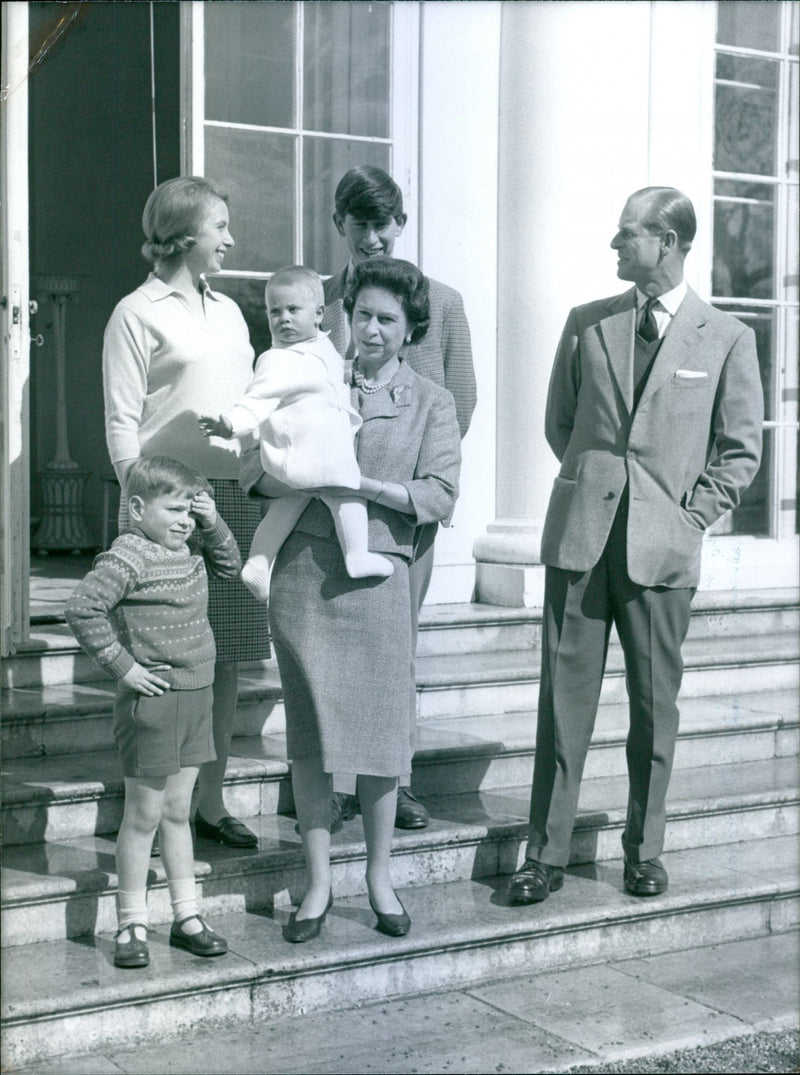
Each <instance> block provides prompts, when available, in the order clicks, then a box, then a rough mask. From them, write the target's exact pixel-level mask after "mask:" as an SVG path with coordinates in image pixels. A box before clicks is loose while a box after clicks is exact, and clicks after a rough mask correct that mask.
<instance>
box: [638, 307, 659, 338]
mask: <svg viewBox="0 0 800 1075" xmlns="http://www.w3.org/2000/svg"><path fill="white" fill-rule="evenodd" d="M657 302H658V299H648V300H647V302H646V303H645V304H644V313H643V314H642V320H641V321H640V322H639V335H640V336H641V337H642V339H643V340H645V341H646V342H647V343H652V342H653V341H654V340H657V339H658V325H657V323H656V317H655V314H654V313H653V307H654V306H655V304H656V303H657Z"/></svg>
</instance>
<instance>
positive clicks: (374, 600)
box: [245, 257, 461, 942]
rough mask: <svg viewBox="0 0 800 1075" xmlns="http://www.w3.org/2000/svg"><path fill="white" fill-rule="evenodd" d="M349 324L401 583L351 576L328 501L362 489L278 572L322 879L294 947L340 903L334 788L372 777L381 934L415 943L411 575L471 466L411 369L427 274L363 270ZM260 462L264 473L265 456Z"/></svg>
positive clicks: (374, 546) (356, 386)
mask: <svg viewBox="0 0 800 1075" xmlns="http://www.w3.org/2000/svg"><path fill="white" fill-rule="evenodd" d="M345 308H346V310H347V313H348V316H349V317H350V320H351V325H352V335H353V340H354V342H355V344H356V348H357V352H358V353H357V358H356V361H355V363H354V369H353V382H354V383H353V385H352V388H351V403H352V406H353V408H354V409H355V410H356V411H357V412H358V414H359V415H360V418H361V426H360V429H359V430H358V433H357V435H356V457H357V460H358V464H359V467H360V470H361V478H360V485H359V489H358V494H359V495H360V496H361V497H363V498H364V499H365V500H366V501H367V514H368V543H369V550H370V552H372V553H377V554H380V555H381V556H383V557H386V558H387V559H388V560H389V561H390V562H391V564H392V566H393V571H392V573H391V574H390V575H389V576H388V577H369V578H352V577H350V575H349V574H348V572H347V569H346V566H345V561H344V556H343V553H342V549H341V546H340V543H339V541H338V539H337V536H336V531H335V527H334V522H333V518H332V515H331V512H330V511H329V510H328V508H327V507H326V506H325V504H324V503H323V501H322V500H321V499H319V497H321V496H323V495H324V496H325V497H326V498H327V497H329V496H335V495H343V496H352V494H353V490H352V489H349V488H342V489H338V488H329V487H328V488H324V489H318V490H316V492H317V494H318V497H317V498H314V499H311V500H310V501H309V503H308V506H307V507H306V508H305V510H304V511H303V514H302V515H301V516H300V518H299V520H298V522H297V523H296V525H295V526H294V528H293V530H292V531H291V533H290V535H289V537H288V538H287V540H286V541H285V542H284V544H283V546H282V547H281V549H280V552H279V553H278V555H277V558H276V560H275V565H274V568H273V572H272V579H271V590H270V625H271V628H272V638H273V642H274V646H275V652H276V655H277V658H278V666H279V669H280V674H281V682H282V685H283V692H284V700H285V706H286V726H287V752H288V756H289V758H290V759H291V762H292V786H293V789H294V798H295V806H296V809H297V817H298V821H299V825H300V833H301V836H302V839H303V849H304V852H305V857H306V864H307V867H308V887H307V889H306V892H305V895H304V897H303V899H302V902H301V903H300V906H299V907H298V909H297V911H296V912H295V913H294V914H293V915H292V917H291V919H290V921H289V924H288V926H287V928H286V938H287V939H288V940H290V941H293V942H302V941H307V940H310V939H311V938H312V937H315V936H317V934H318V933H319V932H320V929H321V926H322V924H323V922H324V920H325V916H326V914H327V912H328V910H329V909H330V907H331V904H332V902H333V897H332V894H331V868H330V829H329V823H330V798H331V773H333V772H337V773H352V774H357V776H358V792H359V800H360V803H361V812H362V816H363V821H364V835H365V839H366V846H367V865H366V881H367V889H368V893H369V900H370V905H371V907H372V909H373V911H374V912H375V914H376V916H377V919H378V929H379V930H381V931H382V932H384V933H386V934H389V935H391V936H403V935H404V934H406V933H407V932H408V930H409V928H410V919H409V917H408V915H407V913H406V911H405V908H404V907H403V905H402V903H401V902H400V900H399V899H398V897H397V894H396V893H395V891H394V887H393V885H392V881H391V877H390V871H389V859H390V853H391V845H392V834H393V829H394V819H395V811H396V803H397V778H398V776H399V774H401V773H404V772H407V771H408V770H409V769H410V765H411V758H410V747H409V738H408V668H409V662H410V659H411V609H410V600H409V584H408V564H409V560H410V559H411V555H412V546H413V540H414V531H415V528H416V527H417V526H419V525H421V524H424V523H432V522H439V521H443V522H447V521H448V520H449V519H450V517H451V515H452V512H453V508H454V505H455V500H456V496H457V492H458V473H459V468H460V459H461V454H460V436H459V428H458V422H457V420H456V411H455V404H454V402H453V397H452V396H451V395H450V393H449V392H448V391H447V390H446V389H444V388H441V387H440V386H438V385H436V384H434V383H433V381H430V380H428V379H427V378H423V377H420V376H418V375H417V374H416V373H414V371H413V370H412V369H411V368H410V367H409V366H408V365H407V364H406V363H405V362H404V361H403V360H402V358H401V355H400V350H401V347H402V346H403V345H404V344H405V343H408V342H413V341H414V340H416V339H418V338H420V337H421V336H423V335H424V333H425V330H426V328H427V324H428V316H429V313H428V311H429V305H428V282H427V280H426V279H425V277H424V276H423V275H422V273H421V272H420V271H419V270H418V269H417V268H415V267H414V266H413V265H411V264H409V263H408V262H405V261H400V260H397V259H393V258H384V257H376V258H372V259H369V260H368V261H365V262H363V263H362V264H360V265H357V266H356V267H355V270H354V275H353V278H352V280H351V282H350V285H349V288H348V292H347V296H346V298H345ZM255 461H256V467H257V466H258V456H257V454H256V455H255ZM245 469H246V464H245ZM256 477H257V473H256V474H255V475H254V478H256Z"/></svg>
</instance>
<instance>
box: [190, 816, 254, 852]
mask: <svg viewBox="0 0 800 1075" xmlns="http://www.w3.org/2000/svg"><path fill="white" fill-rule="evenodd" d="M194 828H195V832H196V833H197V835H198V836H201V837H202V838H203V839H204V840H216V841H217V843H220V844H225V846H226V847H258V837H257V836H256V834H255V833H254V832H251V831H250V829H248V827H247V826H246V825H245V824H243V822H241V821H239V819H238V818H235V817H230V816H229V815H226V816H225V817H221V818H220V819H219V821H218V822H217V823H216V825H212V824H211V823H210V822H209V821H206V819H205V818H204V817H202V816H201V815H200V813H199V811H198V812H197V813H195V815H194Z"/></svg>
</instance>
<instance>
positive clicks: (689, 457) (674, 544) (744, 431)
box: [542, 288, 764, 587]
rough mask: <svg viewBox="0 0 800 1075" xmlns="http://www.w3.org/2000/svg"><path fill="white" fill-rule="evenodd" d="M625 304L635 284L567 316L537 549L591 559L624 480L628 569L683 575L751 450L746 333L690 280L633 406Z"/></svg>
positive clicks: (570, 562) (735, 493)
mask: <svg viewBox="0 0 800 1075" xmlns="http://www.w3.org/2000/svg"><path fill="white" fill-rule="evenodd" d="M635 318H636V289H635V288H632V289H631V290H629V291H627V292H625V293H624V294H622V295H616V296H614V297H613V298H609V299H601V300H599V301H597V302H591V303H588V304H587V305H585V306H578V307H575V309H573V310H572V311H571V312H570V314H569V317H568V318H567V324H566V327H565V329H564V332H563V335H562V337H561V341H560V343H559V346H558V351H557V353H556V359H555V363H554V366H553V372H552V376H551V380H550V389H549V392H548V398H547V411H546V419H545V434H546V436H547V440H548V443H549V444H550V446H551V447H552V449H553V451H554V452H555V454H556V456H557V457H558V459H559V460H560V462H561V469H560V472H559V475H558V477H557V478H556V479H555V483H554V485H553V490H552V493H551V497H550V503H549V506H548V510H547V516H546V519H545V526H544V532H543V535H542V560H543V562H544V563H546V564H550V565H552V566H554V567H560V568H564V569H566V570H569V571H581V572H583V571H588V570H589V569H590V568H592V567H593V566H594V565H595V564H596V563H597V561H598V560H599V558H600V556H601V554H602V552H603V549H604V547H605V544H606V540H607V538H608V535H609V532H610V530H611V524H612V522H613V521H614V516H615V514H616V512H617V508H618V506H619V502H620V496H621V495H622V493H623V490H624V489H625V486H626V484H627V485H628V495H629V508H628V530H627V555H628V574H629V576H630V578H631V579H632V580H633V581H634V582H637V583H639V584H641V585H643V586H669V587H693V586H696V585H697V582H698V579H699V575H700V553H701V547H702V538H703V532H704V530H705V528H706V527H708V526H710V524H711V523H713V522H714V520H715V519H717V518H718V517H719V516H720V515H722V514H723V513H724V512H725V511H727V510H728V509H729V508H733V507H735V506H736V505H737V504H738V503H739V500H740V498H741V495H742V493H743V492H744V490H745V489H746V488H747V487H748V485H749V484H750V482H751V481H752V480H753V478H754V477H755V474H756V472H757V470H758V466H759V461H760V458H761V425H762V421H763V417H764V401H763V395H762V389H761V378H760V375H759V367H758V358H757V356H756V347H755V336H754V334H753V331H752V330H751V329H750V328H747V327H746V326H745V325H743V324H742V323H741V322H740V321H737V320H736V319H735V318H734V317H731V316H730V315H729V314H724V313H721V312H720V311H719V310H715V309H714V308H713V307H711V306H709V305H708V304H707V303H705V302H703V301H702V300H701V299H700V298H699V297H698V296H697V295H696V294H695V293H694V292H693V291H692V290H691V289H689V290H688V291H687V294H686V297H685V298H684V300H683V302H682V303H681V305H680V307H679V309H678V311H677V313H676V314H675V317H674V318H673V319H672V323H671V325H670V327H669V330H668V331H667V333H666V335H665V337H664V339H663V342H662V344H661V346H660V348H659V350H658V354H657V356H656V359H655V361H654V363H653V366H652V369H651V371H650V375H649V377H648V379H647V382H646V384H645V387H644V390H643V392H642V395H641V398H640V400H639V405H638V407H636V408H635V410H634V405H633V391H634V384H633V347H634V334H635Z"/></svg>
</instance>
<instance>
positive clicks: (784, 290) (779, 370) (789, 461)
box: [710, 2, 800, 541]
mask: <svg viewBox="0 0 800 1075" xmlns="http://www.w3.org/2000/svg"><path fill="white" fill-rule="evenodd" d="M791 8H792V4H791V3H786V2H784V3H782V4H781V5H780V11H781V14H780V41H779V45H780V47H779V49H778V50H777V51H771V50H761V49H755V48H750V47H746V46H741V45H729V44H722V43H720V42H719V41H718V40H717V29H716V25H715V28H714V89H715V94H714V104H713V112H712V115H713V120H714V122H716V86H717V85H718V84H719V83H720V82H722V83H723V84H725V83H726V80H720V79H718V78H717V57H718V56H720V55H726V56H740V57H744V58H753V59H764V60H772V61H775V62H777V63H778V65H779V67H778V84H777V99H778V105H777V126H776V132H775V141H776V145H775V149H776V156H777V161H776V165H775V168H774V173H773V174H770V175H759V174H754V173H749V172H728V171H722V170H720V169H716V168H714V167H713V161H712V168H711V186H712V190H711V221H712V230H713V221H714V216H715V214H714V208H715V206H716V205H717V203H718V202H730V201H731V200H735V199H731V198H730V197H728V196H724V195H720V194H718V193H717V189H716V188H717V184H718V183H720V182H725V181H726V180H729V181H732V182H741V183H753V184H758V185H761V186H764V187H771V188H772V189H773V190H774V192H775V195H774V202H773V205H774V208H773V214H774V215H773V232H774V237H775V238H774V249H773V266H772V269H773V274H774V284H773V297H772V298H769V299H763V298H748V297H747V296H739V297H737V296H731V295H717V294H715V293H712V296H711V300H710V301H711V303H712V304H713V305H714V306H715V307H717V308H718V309H721V310H725V311H729V312H731V313H732V314H733V315H734V316H740V317H741V319H742V320H743V321H744V322H745V324H746V323H747V320H748V319H747V317H746V315H743V314H742V312H741V311H742V309H743V308H744V309H749V310H753V311H762V310H763V311H765V312H767V311H770V312H774V337H773V341H772V347H773V355H772V361H773V370H772V377H771V384H770V389H771V393H772V396H771V399H770V400H769V406H768V408H767V409H768V412H769V413H771V415H772V417H770V418H767V419H765V421H764V424H763V429H764V432H765V434H766V436H767V437H769V438H771V451H772V461H771V469H772V473H771V474H770V475H769V483H768V494H767V497H768V499H767V512H768V518H767V533H766V535H764V536H765V537H769V538H772V539H776V540H778V541H780V540H783V539H788V538H796V534H797V522H798V520H797V514H798V493H797V463H796V454H797V444H796V442H797V436H798V428H800V423H798V419H797V401H796V395H797V370H796V363H797V356H796V354H793V353H792V348H791V341H792V332H791V328H790V319H792V318H794V319H795V323H796V321H797V318H798V300H797V283H796V282H795V283H794V285H792V284H791V281H790V279H787V278H790V277H791V276H792V275H794V276H795V280H796V273H797V266H796V265H794V266H792V265H790V264H789V257H790V255H791V247H790V243H789V228H790V227H796V225H797V221H796V220H794V221H793V220H792V198H791V192H792V188H794V191H795V199H794V204H795V206H796V205H797V204H798V202H797V199H798V196H800V195H799V194H798V172H797V168H796V166H795V168H794V170H793V171H792V169H791V168H790V167H787V162H790V161H791V146H792V139H791V133H792V132H791V118H792V114H791V102H790V94H791V90H792V80H791V78H790V71H791V66H792V64H794V65H795V66H797V65H798V55H797V53H793V52H792V51H791V48H790V46H791V17H792V11H791ZM797 80H798V75H795V85H797ZM713 150H714V144H713V141H712V153H713ZM712 281H713V276H712ZM792 291H794V297H792V294H791V293H792ZM792 362H795V368H791V367H790V363H792ZM792 393H794V396H795V399H794V400H792V398H791V396H792ZM792 404H794V406H792ZM792 411H794V417H792ZM792 432H794V439H793V441H792V437H791V433H792ZM720 522H721V525H720V526H719V527H715V528H713V529H712V533H718V534H720V533H726V532H729V531H727V527H726V524H727V525H728V526H730V517H729V516H728V515H726V516H724V517H723V520H721V521H720ZM739 536H740V537H745V536H748V535H747V534H745V533H743V534H741V535H739ZM750 536H758V535H750Z"/></svg>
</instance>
